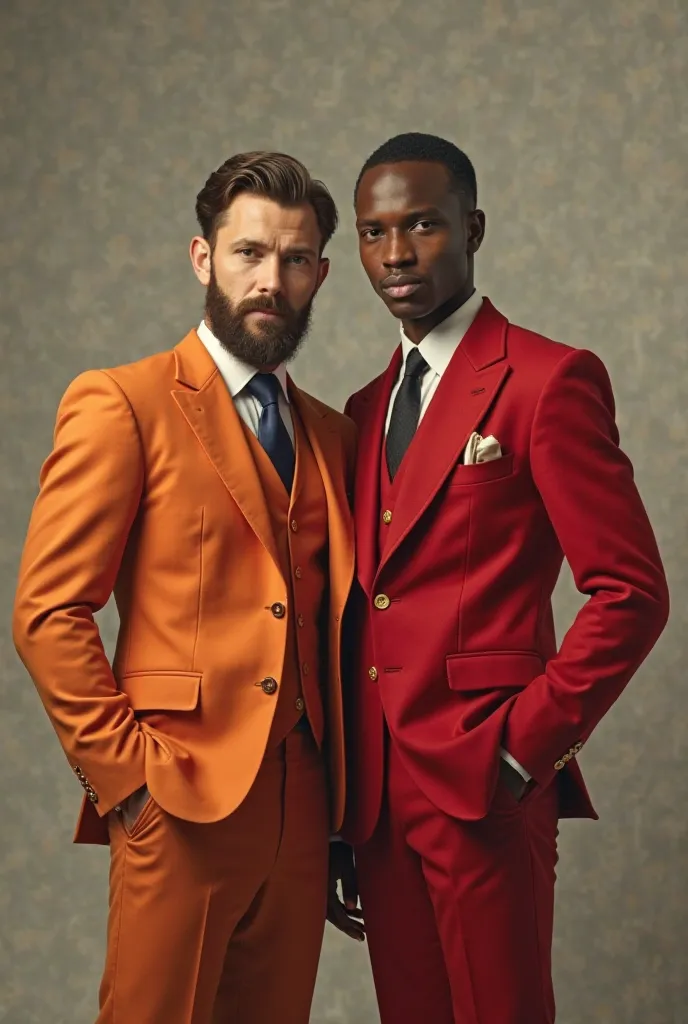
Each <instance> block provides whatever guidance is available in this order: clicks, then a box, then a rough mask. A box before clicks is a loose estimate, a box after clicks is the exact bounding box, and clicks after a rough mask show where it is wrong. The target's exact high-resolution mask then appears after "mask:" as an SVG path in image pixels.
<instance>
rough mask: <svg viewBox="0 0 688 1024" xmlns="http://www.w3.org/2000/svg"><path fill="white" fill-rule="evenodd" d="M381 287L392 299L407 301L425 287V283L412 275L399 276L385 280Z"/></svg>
mask: <svg viewBox="0 0 688 1024" xmlns="http://www.w3.org/2000/svg"><path fill="white" fill-rule="evenodd" d="M380 287H381V288H382V291H383V292H384V293H385V295H389V297H390V298H392V299H407V298H409V296H411V295H413V294H414V293H415V292H417V291H418V289H419V288H422V287H423V282H422V281H421V279H420V278H419V277H411V275H410V274H398V275H395V276H393V277H387V278H385V280H384V281H383V282H382V284H381V285H380Z"/></svg>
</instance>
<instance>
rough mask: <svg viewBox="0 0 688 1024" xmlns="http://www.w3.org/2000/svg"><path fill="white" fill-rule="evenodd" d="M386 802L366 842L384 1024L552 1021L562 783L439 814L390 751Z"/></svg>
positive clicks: (363, 883) (360, 852)
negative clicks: (462, 812) (482, 811)
mask: <svg viewBox="0 0 688 1024" xmlns="http://www.w3.org/2000/svg"><path fill="white" fill-rule="evenodd" d="M389 761H390V763H389V784H388V788H387V798H386V800H385V803H384V806H383V810H382V814H381V816H380V819H379V821H378V824H377V827H376V830H375V833H374V834H373V837H372V838H371V839H370V840H369V841H368V842H367V843H365V844H364V845H363V846H362V847H359V848H357V849H356V863H357V872H358V883H359V891H360V894H361V903H362V907H363V912H364V916H365V922H366V931H367V935H368V945H369V950H370V958H371V964H372V968H373V977H374V980H375V988H376V993H377V998H378V1006H379V1010H380V1020H381V1024H419V1022H422V1021H427V1022H428V1024H552V1021H553V1020H554V997H553V993H552V981H551V962H550V961H551V954H550V951H551V943H552V919H553V900H554V871H555V865H556V860H557V850H556V846H557V844H556V839H557V802H558V801H557V794H556V787H555V786H554V785H550V786H549V787H548V788H547V789H546V790H544V791H542V790H539V791H537V792H534V793H533V795H532V797H530V798H526V800H525V801H524V802H523V803H522V804H520V805H519V804H517V803H516V801H515V800H514V798H513V797H512V796H511V794H510V793H509V792H508V791H507V790H506V789H505V788H504V787H503V786H502V785H500V786H499V787H498V789H497V793H496V796H495V799H494V801H493V804H492V807H491V809H490V812H489V814H488V815H487V817H485V818H483V819H481V820H480V821H457V820H456V819H455V818H450V817H449V816H448V815H446V814H443V813H442V812H441V811H438V810H437V809H436V808H435V807H433V805H432V804H431V803H430V801H429V800H428V799H427V798H426V797H425V796H424V795H423V793H422V792H421V791H420V789H418V787H417V786H416V784H415V783H414V782H413V780H412V779H411V777H410V776H409V774H408V772H407V771H406V770H405V768H404V766H403V764H402V762H401V760H400V758H399V755H398V753H397V751H396V749H395V748H394V746H392V748H391V751H390V759H389Z"/></svg>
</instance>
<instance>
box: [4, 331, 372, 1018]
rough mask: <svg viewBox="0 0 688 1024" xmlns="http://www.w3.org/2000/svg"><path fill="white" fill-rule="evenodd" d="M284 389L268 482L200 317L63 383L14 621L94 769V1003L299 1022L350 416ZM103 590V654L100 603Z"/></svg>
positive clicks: (319, 821)
mask: <svg viewBox="0 0 688 1024" xmlns="http://www.w3.org/2000/svg"><path fill="white" fill-rule="evenodd" d="M289 398H290V403H291V409H292V416H293V420H294V426H295V439H296V445H295V446H296V472H295V480H294V486H293V488H292V493H291V496H289V495H287V493H286V491H285V490H284V488H283V487H282V491H281V495H282V497H281V504H280V497H279V495H280V490H279V478H278V477H277V474H276V472H275V470H274V469H273V467H272V464H271V463H270V460H269V459H268V458H267V456H266V455H265V453H264V452H263V451H262V449H261V448H260V445H259V444H258V442H257V441H256V440H255V438H253V437H252V436H250V433H249V431H247V429H246V428H245V426H244V425H243V424H242V423H241V420H240V417H239V415H238V413H237V411H236V409H235V406H234V403H233V401H232V398H231V396H230V394H229V393H228V391H227V388H226V386H225V383H224V381H223V379H222V377H221V375H220V373H219V371H218V369H217V367H216V366H215V363H214V362H213V359H212V358H211V357H210V355H209V353H208V352H207V350H206V349H205V348H204V346H203V344H202V343H201V341H200V339H199V338H198V336H197V334H196V332H195V331H192V332H191V333H189V334H188V335H187V337H186V338H185V339H184V340H183V341H182V342H181V343H180V344H179V345H178V346H177V347H176V348H175V349H174V350H173V351H171V352H165V353H161V354H158V355H155V356H152V357H150V358H147V359H144V360H141V361H140V362H137V363H134V364H131V365H128V366H124V367H118V368H117V369H114V370H108V371H88V372H86V373H84V374H82V375H81V376H80V377H78V378H77V379H76V380H75V381H74V382H73V383H72V384H71V385H70V387H69V388H68V390H67V392H66V394H65V396H64V398H63V400H62V402H61V405H60V409H59V412H58V418H57V425H56V429H55V443H54V449H53V452H52V453H51V455H50V456H49V458H48V459H47V461H46V463H45V464H44V466H43V469H42V471H41V480H40V493H39V496H38V499H37V501H36V504H35V507H34V511H33V514H32V518H31V522H30V526H29V531H28V537H27V540H26V545H25V549H24V553H23V558H22V563H21V568H20V575H19V585H18V591H17V596H16V602H15V613H14V637H15V644H16V646H17V650H18V651H19V654H20V656H21V658H22V660H23V662H24V664H25V665H26V667H27V669H28V671H29V673H30V674H31V676H32V678H33V680H34V683H35V685H36V687H37V689H38V692H39V694H40V697H41V699H42V701H43V704H44V706H45V708H46V711H47V713H48V715H49V716H50V719H51V721H52V723H53V726H54V728H55V730H56V732H57V735H58V737H59V740H60V742H61V744H62V746H63V748H64V751H65V753H66V755H67V758H68V760H69V762H70V764H71V766H72V768H73V770H74V772H75V773H76V775H77V777H78V778H79V780H80V782H81V784H82V786H83V787H84V789H85V793H86V797H85V799H84V804H83V807H82V813H81V817H80V820H79V825H78V827H77V834H76V841H77V842H108V841H109V842H110V843H111V850H112V871H111V893H110V922H109V937H108V955H107V962H106V967H105V973H104V976H103V982H102V986H101V1015H100V1017H99V1022H101V1024H106V1022H112V1021H114V1020H115V1019H117V1020H126V1021H131V1022H132V1024H133V1022H136V1024H148V1022H151V1024H158V1022H160V1024H163V1022H164V1024H205V1022H211V1021H212V1022H218V1024H219V1022H221V1021H222V1022H225V1021H227V1022H232V1024H233V1022H237V1024H239V1022H240V1024H246V1022H251V1024H260V1022H262V1021H267V1020H271V1019H280V1021H282V1022H283V1024H287V1022H292V1021H293V1022H294V1024H297V1022H298V1024H301V1022H305V1021H307V1020H308V1008H309V1006H310V998H311V995H312V986H313V983H314V978H315V966H316V965H317V957H318V954H319V949H320V943H321V941H322V932H323V928H324V916H325V900H326V872H327V834H328V829H329V830H337V829H338V828H339V826H340V824H341V820H342V817H343V807H344V797H345V793H344V746H343V732H342V702H341V691H340V629H341V622H342V615H343V611H344V606H345V603H346V599H347V596H348V593H349V589H350V586H351V582H352V578H353V571H354V554H353V531H352V523H351V516H350V511H349V500H348V494H347V492H348V491H349V489H350V485H349V477H350V471H351V469H352V466H353V459H354V448H355V428H354V426H353V424H352V422H351V421H350V420H348V419H347V418H346V417H344V416H342V415H341V414H339V413H337V412H335V411H333V410H331V409H329V408H327V407H326V406H325V405H323V404H322V403H320V402H318V401H317V400H316V399H314V398H312V397H310V396H308V395H306V394H305V393H303V392H301V391H300V390H299V389H297V388H296V387H295V386H294V385H293V383H292V382H291V381H289ZM113 591H114V595H115V599H116V602H117V608H118V611H119V616H120V630H119V634H118V641H117V648H116V653H115V657H114V659H113V663H112V667H111V666H110V664H109V662H108V660H107V658H106V656H105V653H104V650H103V646H102V642H101V638H100V635H99V631H98V628H97V626H96V624H95V622H94V617H93V615H94V612H96V611H98V610H99V609H100V608H102V607H103V606H104V605H105V603H106V602H107V600H108V598H109V597H110V594H111V593H112V592H113ZM299 719H301V722H300V724H299ZM306 720H307V721H308V723H309V726H308V727H307V728H303V723H304V721H306ZM295 726H296V728H294V727H295ZM143 784H146V785H147V786H148V789H149V791H150V794H151V800H150V801H149V803H148V804H147V805H146V807H145V809H144V810H143V812H142V814H141V815H140V817H139V819H138V820H137V821H136V823H135V826H134V831H133V832H132V833H131V834H127V832H126V831H125V829H124V828H123V825H122V821H121V818H120V817H119V816H118V814H117V809H118V807H119V804H120V802H122V801H123V800H124V799H125V798H126V797H127V796H128V795H129V794H131V793H133V792H134V791H135V790H137V789H138V788H139V787H141V786H142V785H143Z"/></svg>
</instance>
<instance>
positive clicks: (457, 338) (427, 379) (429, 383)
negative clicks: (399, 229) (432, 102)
mask: <svg viewBox="0 0 688 1024" xmlns="http://www.w3.org/2000/svg"><path fill="white" fill-rule="evenodd" d="M482 304H483V300H482V296H481V295H479V294H478V292H473V294H472V295H471V297H470V299H467V300H466V302H464V304H463V306H459V308H458V309H457V310H456V311H455V312H454V313H452V314H451V315H450V316H448V317H447V318H446V320H443V321H442V323H441V324H438V325H437V327H435V328H433V330H431V331H430V333H429V334H427V335H426V336H425V337H424V338H423V340H422V341H421V343H420V344H419V345H417V346H416V345H414V343H413V342H412V341H409V339H408V338H407V337H406V334H405V333H404V328H403V327H402V328H401V352H402V356H403V362H402V365H401V368H400V370H399V376H398V377H397V380H396V383H395V385H394V387H393V388H392V394H391V396H390V400H389V408H388V409H387V422H386V424H385V436H387V431H388V430H389V423H390V420H391V418H392V407H393V406H394V399H395V398H396V395H397V391H398V390H399V387H400V386H401V382H402V380H403V377H404V367H405V365H406V359H407V357H408V354H409V352H411V350H412V349H414V348H418V351H419V352H420V354H421V355H422V357H423V359H424V360H425V362H426V363H427V364H428V366H429V367H430V369H429V370H428V371H427V372H426V373H425V375H424V377H423V378H422V380H421V386H420V419H419V421H418V422H419V423H420V420H422V418H423V416H424V415H425V413H426V412H427V410H428V406H429V405H430V402H431V401H432V398H433V396H434V394H435V392H436V391H437V385H438V384H439V382H440V380H441V379H442V374H443V373H444V371H445V370H446V369H447V367H448V366H449V363H450V362H451V359H452V356H453V355H454V353H455V352H456V350H457V348H458V347H459V345H460V344H461V342H462V341H463V338H464V336H465V334H466V331H467V330H468V328H469V327H470V326H471V324H472V323H473V321H474V320H475V318H476V316H477V315H478V313H479V312H480V307H481V306H482ZM500 753H501V755H502V757H503V758H504V760H505V761H506V762H508V764H510V765H511V767H512V768H515V769H516V771H517V772H518V773H519V775H520V776H522V778H524V779H525V781H526V782H529V781H530V775H529V774H528V772H527V771H526V770H525V768H523V767H522V765H520V764H519V763H518V761H517V760H516V759H515V758H514V757H512V756H511V754H509V753H508V752H507V751H506V750H504V749H502V750H501V751H500Z"/></svg>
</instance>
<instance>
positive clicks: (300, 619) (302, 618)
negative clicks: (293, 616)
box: [296, 615, 306, 626]
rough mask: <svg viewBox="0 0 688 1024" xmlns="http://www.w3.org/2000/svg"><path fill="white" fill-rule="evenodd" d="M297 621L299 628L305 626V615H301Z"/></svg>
mask: <svg viewBox="0 0 688 1024" xmlns="http://www.w3.org/2000/svg"><path fill="white" fill-rule="evenodd" d="M296 621H297V622H298V624H299V626H303V624H304V622H305V621H306V620H305V619H304V617H303V615H299V617H298V618H297V620H296Z"/></svg>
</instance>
